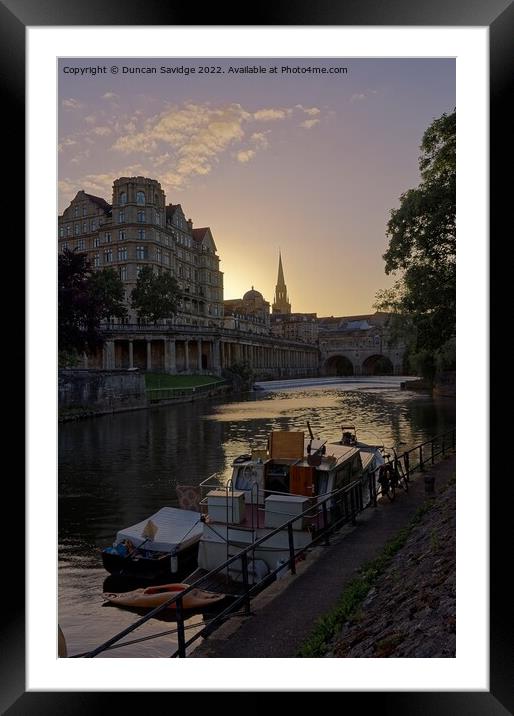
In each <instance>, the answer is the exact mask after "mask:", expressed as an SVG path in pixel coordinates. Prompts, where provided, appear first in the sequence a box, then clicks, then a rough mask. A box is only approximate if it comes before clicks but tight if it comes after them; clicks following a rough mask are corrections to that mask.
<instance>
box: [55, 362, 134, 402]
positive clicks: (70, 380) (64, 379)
mask: <svg viewBox="0 0 514 716" xmlns="http://www.w3.org/2000/svg"><path fill="white" fill-rule="evenodd" d="M58 391H59V410H60V411H61V410H63V409H64V410H73V409H78V410H81V409H82V410H83V409H87V410H92V411H94V412H110V411H116V410H125V409H128V408H144V407H146V404H147V402H146V392H145V378H144V375H142V374H140V373H137V372H128V371H126V370H85V369H75V368H71V369H69V368H66V369H62V370H59V377H58Z"/></svg>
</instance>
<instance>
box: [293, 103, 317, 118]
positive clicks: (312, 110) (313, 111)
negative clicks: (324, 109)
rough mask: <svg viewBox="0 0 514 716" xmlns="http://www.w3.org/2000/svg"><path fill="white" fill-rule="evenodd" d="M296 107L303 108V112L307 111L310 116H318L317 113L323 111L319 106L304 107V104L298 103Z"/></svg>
mask: <svg viewBox="0 0 514 716" xmlns="http://www.w3.org/2000/svg"><path fill="white" fill-rule="evenodd" d="M295 107H296V109H301V110H302V112H305V114H308V115H309V117H316V115H318V114H320V113H321V110H320V109H318V108H317V107H304V106H303V104H296V105H295Z"/></svg>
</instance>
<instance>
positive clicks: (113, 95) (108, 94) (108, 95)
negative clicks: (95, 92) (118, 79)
mask: <svg viewBox="0 0 514 716" xmlns="http://www.w3.org/2000/svg"><path fill="white" fill-rule="evenodd" d="M119 98H120V96H119V94H116V92H106V93H105V94H103V95H102V99H119Z"/></svg>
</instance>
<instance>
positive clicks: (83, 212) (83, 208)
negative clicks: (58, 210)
mask: <svg viewBox="0 0 514 716" xmlns="http://www.w3.org/2000/svg"><path fill="white" fill-rule="evenodd" d="M82 216H87V206H86V205H85V204H84V206H83V207H82Z"/></svg>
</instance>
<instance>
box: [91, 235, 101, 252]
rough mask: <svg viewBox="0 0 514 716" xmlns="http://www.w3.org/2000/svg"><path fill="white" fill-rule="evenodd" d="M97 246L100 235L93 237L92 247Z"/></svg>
mask: <svg viewBox="0 0 514 716" xmlns="http://www.w3.org/2000/svg"><path fill="white" fill-rule="evenodd" d="M99 246H100V237H99V236H95V238H94V239H93V247H94V248H95V249H97V248H98V247H99Z"/></svg>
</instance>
